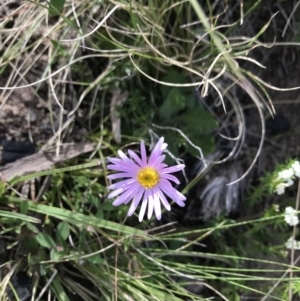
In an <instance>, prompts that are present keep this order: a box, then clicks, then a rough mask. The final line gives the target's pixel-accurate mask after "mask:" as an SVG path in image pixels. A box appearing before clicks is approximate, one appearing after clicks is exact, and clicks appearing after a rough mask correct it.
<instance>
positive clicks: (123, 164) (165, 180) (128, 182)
mask: <svg viewBox="0 0 300 301" xmlns="http://www.w3.org/2000/svg"><path fill="white" fill-rule="evenodd" d="M166 147H167V144H166V143H164V138H160V139H159V140H158V142H157V143H156V145H155V146H154V148H153V150H152V152H151V154H150V157H149V159H148V160H147V155H146V148H145V144H144V143H143V142H142V143H141V157H139V156H138V155H137V154H136V153H135V152H133V151H131V150H129V151H128V153H129V156H130V158H129V157H127V156H126V155H125V154H124V153H123V152H122V151H121V150H119V151H118V154H119V156H120V158H121V159H119V158H108V160H109V161H110V162H111V163H112V164H110V165H107V169H110V170H114V171H117V173H115V174H112V175H109V176H108V178H109V179H111V180H115V179H123V180H122V181H120V182H117V183H115V184H112V185H110V186H109V187H108V188H109V189H111V190H113V191H112V192H111V193H110V194H109V195H108V198H114V197H116V196H117V199H115V200H114V202H113V205H114V206H119V205H121V204H128V203H129V202H130V201H131V200H132V202H131V206H130V208H129V210H128V216H131V215H132V214H133V213H134V211H135V210H136V208H137V206H138V205H139V204H140V202H141V200H142V206H141V209H140V213H139V221H140V222H141V221H142V220H143V218H144V215H145V212H146V208H147V205H148V215H147V216H148V219H150V218H151V216H152V214H153V211H154V212H155V215H156V218H157V219H158V220H160V219H161V203H162V204H163V205H164V207H165V208H166V209H167V210H169V211H170V210H171V206H170V204H169V202H168V201H167V199H166V197H165V195H167V196H168V197H170V198H171V199H172V200H173V201H175V202H176V203H177V204H178V205H179V206H181V207H184V205H185V203H184V201H185V200H186V198H185V196H184V195H182V194H181V193H180V192H179V191H177V190H176V189H175V188H173V187H172V185H171V183H170V181H173V182H174V183H176V184H179V181H178V179H177V178H176V177H174V176H173V175H171V173H173V172H177V171H179V170H182V169H184V167H185V165H184V164H179V165H176V166H172V167H168V166H167V165H166V164H164V163H162V162H163V161H164V159H165V157H166V156H165V155H163V154H162V153H163V151H164V150H165V149H166Z"/></svg>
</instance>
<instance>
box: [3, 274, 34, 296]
mask: <svg viewBox="0 0 300 301" xmlns="http://www.w3.org/2000/svg"><path fill="white" fill-rule="evenodd" d="M10 281H11V285H12V286H13V288H14V290H15V292H14V291H13V290H12V289H11V288H10V287H9V286H8V288H7V297H8V299H11V300H18V299H17V298H16V295H17V296H18V298H19V300H20V301H25V300H27V299H28V298H30V297H31V278H29V276H28V275H27V273H26V272H18V273H17V274H15V275H14V276H13V277H12V278H11V280H10ZM15 294H16V295H15Z"/></svg>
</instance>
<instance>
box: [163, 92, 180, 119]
mask: <svg viewBox="0 0 300 301" xmlns="http://www.w3.org/2000/svg"><path fill="white" fill-rule="evenodd" d="M184 108H185V97H184V95H182V94H181V93H180V91H179V89H176V88H174V89H171V90H170V92H169V94H168V96H167V98H166V99H165V100H164V103H163V104H162V106H161V107H160V109H159V114H160V116H161V118H162V119H163V120H164V121H168V120H170V119H171V118H172V117H173V116H174V115H175V114H177V113H178V112H179V111H181V110H183V109H184Z"/></svg>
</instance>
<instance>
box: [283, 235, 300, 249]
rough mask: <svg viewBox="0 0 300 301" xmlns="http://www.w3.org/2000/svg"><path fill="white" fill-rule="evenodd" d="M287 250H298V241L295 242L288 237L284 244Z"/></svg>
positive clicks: (299, 242) (299, 247) (299, 246)
mask: <svg viewBox="0 0 300 301" xmlns="http://www.w3.org/2000/svg"><path fill="white" fill-rule="evenodd" d="M285 246H286V248H287V249H294V250H300V241H297V240H295V239H293V238H292V237H290V238H289V239H288V240H287V242H286V243H285Z"/></svg>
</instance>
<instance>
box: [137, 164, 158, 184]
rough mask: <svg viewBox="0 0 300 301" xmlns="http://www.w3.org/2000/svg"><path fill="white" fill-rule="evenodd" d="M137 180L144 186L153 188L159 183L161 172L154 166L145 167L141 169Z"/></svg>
mask: <svg viewBox="0 0 300 301" xmlns="http://www.w3.org/2000/svg"><path fill="white" fill-rule="evenodd" d="M137 180H138V182H139V183H140V184H141V185H142V186H143V187H144V188H146V189H148V188H152V187H154V186H155V185H156V184H157V183H158V181H159V174H158V172H157V171H156V170H155V169H154V168H152V167H145V168H143V169H141V170H140V171H139V173H138V175H137Z"/></svg>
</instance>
